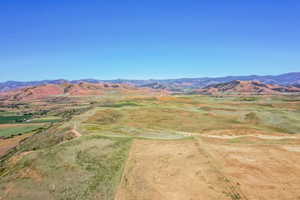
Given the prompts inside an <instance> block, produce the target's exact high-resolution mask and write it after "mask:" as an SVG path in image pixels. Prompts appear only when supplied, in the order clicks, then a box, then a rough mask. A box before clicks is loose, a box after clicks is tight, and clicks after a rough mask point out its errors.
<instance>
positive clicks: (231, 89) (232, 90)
mask: <svg viewBox="0 0 300 200" xmlns="http://www.w3.org/2000/svg"><path fill="white" fill-rule="evenodd" d="M196 91H197V92H199V93H202V94H217V93H221V94H280V93H292V92H300V88H297V87H294V86H282V85H277V84H265V83H262V82H260V81H241V80H234V81H230V82H227V83H219V84H212V85H209V86H206V87H204V88H202V89H199V90H196Z"/></svg>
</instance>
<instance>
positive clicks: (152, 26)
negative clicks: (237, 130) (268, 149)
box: [0, 0, 300, 81]
mask: <svg viewBox="0 0 300 200" xmlns="http://www.w3.org/2000/svg"><path fill="white" fill-rule="evenodd" d="M299 10H300V1H299V0H284V1H283V0H251V1H243V0H226V1H225V0H219V1H216V0H203V1H202V0H194V1H191V0H180V1H179V0H177V1H176V0H172V1H171V0H147V1H146V0H135V1H134V0H119V1H116V0H106V1H105V0H85V1H83V0H44V1H40V0H39V1H38V0H36V1H34V0H26V1H24V0H3V1H1V3H0V69H1V73H0V81H6V80H41V79H56V78H66V79H80V78H98V79H115V78H130V79H148V78H178V77H203V76H224V75H248V74H280V73H285V72H293V71H300V37H299V36H300V12H299Z"/></svg>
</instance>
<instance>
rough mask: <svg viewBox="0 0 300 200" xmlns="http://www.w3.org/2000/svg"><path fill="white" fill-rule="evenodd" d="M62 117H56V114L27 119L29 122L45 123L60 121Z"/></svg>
mask: <svg viewBox="0 0 300 200" xmlns="http://www.w3.org/2000/svg"><path fill="white" fill-rule="evenodd" d="M61 120H62V119H61V118H60V117H56V116H49V117H41V118H34V119H31V120H29V121H28V122H29V123H47V122H51V123H55V122H60V121H61Z"/></svg>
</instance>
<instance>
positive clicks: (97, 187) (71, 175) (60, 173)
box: [0, 136, 131, 200]
mask: <svg viewBox="0 0 300 200" xmlns="http://www.w3.org/2000/svg"><path fill="white" fill-rule="evenodd" d="M130 143H131V140H130V139H126V138H105V137H99V136H86V137H81V138H79V139H76V140H73V141H70V142H67V143H64V144H61V145H57V146H53V147H51V148H46V149H43V150H39V151H35V152H33V153H30V154H28V155H26V156H24V157H23V158H22V159H21V160H20V161H19V162H17V164H15V165H14V164H12V163H9V164H7V165H9V166H10V167H9V171H8V172H6V173H7V175H6V176H5V177H4V178H1V180H0V190H1V191H0V194H4V196H1V195H0V196H1V197H2V198H4V199H37V200H38V199H72V200H73V199H74V200H75V199H87V200H88V199H113V198H114V193H115V189H116V186H117V184H118V183H119V180H120V178H121V173H122V170H123V165H124V162H125V160H126V157H127V153H128V150H129V146H130ZM15 178H16V179H15ZM11 184H13V185H14V192H13V193H9V194H5V191H6V190H7V189H8V188H9V186H10V185H11ZM24 191H26V192H24Z"/></svg>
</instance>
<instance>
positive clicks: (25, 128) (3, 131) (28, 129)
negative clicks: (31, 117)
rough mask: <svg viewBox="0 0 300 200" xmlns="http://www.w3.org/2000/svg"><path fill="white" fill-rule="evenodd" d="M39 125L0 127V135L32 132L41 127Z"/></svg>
mask: <svg viewBox="0 0 300 200" xmlns="http://www.w3.org/2000/svg"><path fill="white" fill-rule="evenodd" d="M42 127H43V126H41V125H33V126H26V125H25V126H12V127H9V128H0V137H3V138H9V137H12V136H15V135H21V134H24V133H28V132H32V131H35V130H38V129H40V128H42Z"/></svg>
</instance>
